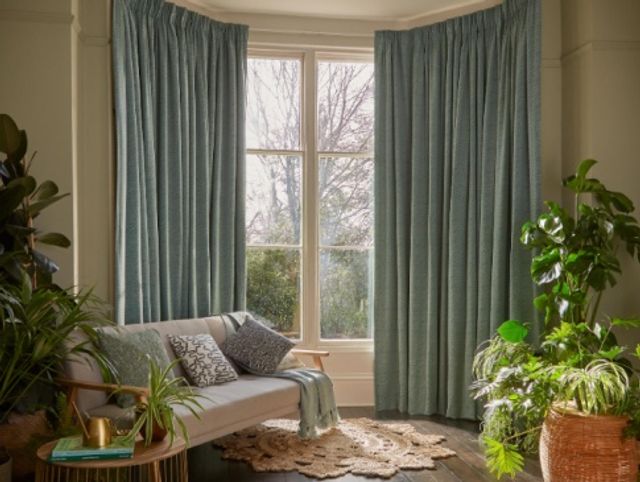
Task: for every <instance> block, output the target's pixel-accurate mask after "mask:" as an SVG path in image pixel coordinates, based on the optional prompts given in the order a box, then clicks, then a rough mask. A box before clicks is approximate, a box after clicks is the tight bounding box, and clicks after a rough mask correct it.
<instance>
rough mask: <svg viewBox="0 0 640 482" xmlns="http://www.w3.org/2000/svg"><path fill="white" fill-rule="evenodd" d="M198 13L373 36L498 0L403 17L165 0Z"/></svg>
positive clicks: (269, 29)
mask: <svg viewBox="0 0 640 482" xmlns="http://www.w3.org/2000/svg"><path fill="white" fill-rule="evenodd" d="M168 1H170V2H171V3H174V4H176V5H178V6H181V7H184V8H187V9H189V10H192V11H194V12H197V13H199V14H201V15H205V16H207V17H211V18H214V19H216V20H219V21H223V22H232V23H242V24H246V25H249V28H250V30H251V31H255V32H261V33H269V34H276V33H278V34H283V33H286V34H310V35H338V36H345V37H367V38H371V37H373V33H374V32H375V31H376V30H401V29H409V28H414V27H419V26H423V25H430V24H433V23H437V22H442V21H444V20H448V19H450V18H453V17H459V16H462V15H466V14H469V13H473V12H477V11H480V10H485V9H488V8H492V7H495V6H496V5H499V4H500V3H502V0H469V1H467V2H465V3H462V4H458V5H455V6H452V7H449V8H442V9H438V10H434V11H431V12H424V13H420V14H416V15H410V16H403V17H388V16H366V15H365V16H359V17H354V16H345V15H335V16H328V15H302V14H284V13H274V12H266V11H243V10H224V9H220V8H213V7H211V6H209V5H207V4H206V3H205V2H204V1H203V0H168Z"/></svg>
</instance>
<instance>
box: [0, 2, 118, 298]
mask: <svg viewBox="0 0 640 482" xmlns="http://www.w3.org/2000/svg"><path fill="white" fill-rule="evenodd" d="M109 11H110V9H109V3H108V2H107V1H105V0H100V1H98V0H0V63H1V65H2V66H3V73H2V75H1V76H0V110H2V112H5V113H8V114H10V115H11V116H12V117H14V119H15V120H16V122H17V123H18V126H19V127H20V128H23V129H26V131H27V134H28V137H29V148H30V149H29V150H30V151H34V150H37V151H38V155H37V157H36V161H35V164H34V168H33V174H34V175H35V176H36V178H37V179H38V180H39V181H44V180H45V179H51V180H53V181H55V182H56V183H57V184H58V186H59V187H60V190H61V192H67V193H71V196H70V197H68V198H66V199H64V200H63V201H61V202H59V203H58V204H56V205H54V206H52V207H51V208H49V209H47V210H46V211H45V212H44V213H43V215H42V216H41V217H40V218H39V219H37V221H36V226H37V227H38V228H40V229H42V230H44V231H46V230H49V229H51V230H56V231H59V232H62V233H63V234H66V235H67V236H68V237H69V238H70V239H71V240H72V248H71V249H67V250H63V249H60V248H49V249H46V248H42V249H43V251H47V252H48V253H49V254H50V255H51V256H52V258H53V259H55V260H56V261H57V262H58V263H59V265H60V268H61V269H60V271H59V273H58V274H57V275H56V281H57V282H58V283H59V284H60V285H62V286H72V285H80V286H84V287H95V292H96V294H98V295H99V296H101V297H103V298H105V299H108V300H110V299H111V297H112V289H111V286H112V274H111V273H112V270H111V266H112V265H113V256H112V252H113V243H112V238H113V227H112V226H113V221H112V217H113V209H112V206H113V196H112V192H113V189H112V186H113V181H112V179H113V163H112V162H111V159H112V155H111V117H112V116H111V107H110V106H111V101H110V97H109V96H110V88H109V81H110V70H109V64H110V53H109V44H108V41H109V24H108V22H109V17H110V15H109Z"/></svg>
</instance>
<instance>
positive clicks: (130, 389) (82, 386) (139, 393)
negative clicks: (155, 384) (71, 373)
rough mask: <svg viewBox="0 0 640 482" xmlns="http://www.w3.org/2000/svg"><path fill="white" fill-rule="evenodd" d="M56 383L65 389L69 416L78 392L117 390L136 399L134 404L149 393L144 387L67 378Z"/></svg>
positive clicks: (58, 379)
mask: <svg viewBox="0 0 640 482" xmlns="http://www.w3.org/2000/svg"><path fill="white" fill-rule="evenodd" d="M56 383H57V384H58V385H62V386H64V387H67V412H68V413H69V414H71V413H73V404H74V403H76V401H77V399H78V390H99V391H101V392H115V391H116V390H118V391H120V392H124V393H130V394H132V395H133V396H134V397H135V399H136V403H139V402H142V401H144V400H145V398H146V397H147V395H148V393H149V390H148V389H147V388H145V387H134V386H131V385H118V384H115V383H96V382H88V381H83V380H71V379H68V378H57V379H56Z"/></svg>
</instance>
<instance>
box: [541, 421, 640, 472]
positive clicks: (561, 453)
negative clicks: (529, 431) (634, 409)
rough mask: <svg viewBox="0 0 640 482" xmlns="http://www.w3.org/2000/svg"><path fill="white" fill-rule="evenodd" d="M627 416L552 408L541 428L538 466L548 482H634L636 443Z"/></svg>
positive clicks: (636, 466) (636, 460)
mask: <svg viewBox="0 0 640 482" xmlns="http://www.w3.org/2000/svg"><path fill="white" fill-rule="evenodd" d="M627 422H628V419H627V418H626V417H613V416H590V415H584V414H581V413H579V412H576V411H571V410H564V409H562V410H560V409H552V410H551V411H550V412H549V415H548V416H547V419H546V420H545V422H544V425H543V427H542V434H541V437H540V465H541V466H542V474H543V476H544V480H545V481H547V482H622V481H624V482H636V478H637V474H638V459H637V454H636V441H635V439H632V438H624V437H623V435H622V434H623V431H624V429H625V427H626V426H627Z"/></svg>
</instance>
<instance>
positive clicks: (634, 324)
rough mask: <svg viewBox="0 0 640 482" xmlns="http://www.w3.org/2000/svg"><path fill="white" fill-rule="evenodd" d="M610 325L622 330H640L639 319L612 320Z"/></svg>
mask: <svg viewBox="0 0 640 482" xmlns="http://www.w3.org/2000/svg"><path fill="white" fill-rule="evenodd" d="M611 324H612V325H614V326H621V327H623V328H640V318H613V319H612V320H611Z"/></svg>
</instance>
